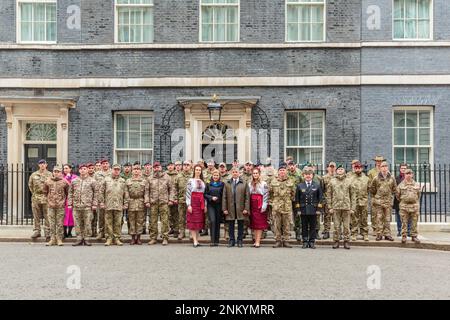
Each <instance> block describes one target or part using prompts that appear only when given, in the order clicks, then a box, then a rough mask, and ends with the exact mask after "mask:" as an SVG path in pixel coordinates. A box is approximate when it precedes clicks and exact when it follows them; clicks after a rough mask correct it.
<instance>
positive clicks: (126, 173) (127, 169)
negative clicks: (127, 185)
mask: <svg viewBox="0 0 450 320" xmlns="http://www.w3.org/2000/svg"><path fill="white" fill-rule="evenodd" d="M134 164H139V165H140V163H139V161H136V162H135V163H134ZM131 168H132V165H131V163H130V162H126V163H125V164H124V165H123V171H122V172H121V173H120V177H121V178H122V179H123V180H125V182H127V181H128V179H131V177H132V175H133V174H132V172H131ZM125 220H126V221H127V230H128V233H129V232H130V221H129V220H128V210H123V215H122V223H121V226H120V230H122V227H123V222H124V221H125Z"/></svg>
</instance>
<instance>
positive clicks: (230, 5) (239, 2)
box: [198, 0, 241, 43]
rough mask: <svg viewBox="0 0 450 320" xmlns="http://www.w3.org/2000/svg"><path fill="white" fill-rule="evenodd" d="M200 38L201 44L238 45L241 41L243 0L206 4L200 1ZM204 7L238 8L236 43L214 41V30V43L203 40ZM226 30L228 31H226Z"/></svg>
mask: <svg viewBox="0 0 450 320" xmlns="http://www.w3.org/2000/svg"><path fill="white" fill-rule="evenodd" d="M198 3H199V27H198V30H199V32H198V33H199V38H198V41H199V42H200V43H238V42H240V41H241V0H238V2H237V3H205V4H203V1H202V0H199V2H198ZM203 6H205V7H206V6H207V7H237V10H238V14H237V15H238V16H237V40H236V41H228V40H225V41H218V40H214V30H213V40H212V41H203V40H202V35H203V34H202V29H203V28H202V21H203V20H202V19H203V17H202V7H203ZM213 25H214V16H213ZM225 30H226V29H225Z"/></svg>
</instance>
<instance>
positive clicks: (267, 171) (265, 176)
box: [261, 158, 277, 239]
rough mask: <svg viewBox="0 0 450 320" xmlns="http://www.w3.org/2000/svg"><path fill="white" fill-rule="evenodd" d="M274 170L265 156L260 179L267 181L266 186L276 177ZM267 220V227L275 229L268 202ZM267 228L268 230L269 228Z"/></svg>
mask: <svg viewBox="0 0 450 320" xmlns="http://www.w3.org/2000/svg"><path fill="white" fill-rule="evenodd" d="M276 178H277V177H276V170H275V168H274V167H273V166H272V159H270V158H267V160H266V164H265V165H264V170H263V171H262V174H261V179H262V180H263V181H265V182H266V183H267V185H268V186H270V184H271V183H272V181H273V180H274V179H276ZM267 222H268V223H269V229H270V230H275V229H274V227H273V219H272V206H271V205H270V204H269V205H268V206H267ZM269 229H268V230H269ZM268 230H264V231H263V234H262V238H263V239H265V238H266V237H267V231H268Z"/></svg>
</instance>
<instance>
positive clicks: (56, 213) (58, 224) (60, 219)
mask: <svg viewBox="0 0 450 320" xmlns="http://www.w3.org/2000/svg"><path fill="white" fill-rule="evenodd" d="M47 215H48V222H49V224H50V237H51V238H52V239H55V240H56V239H59V240H62V238H63V235H64V208H57V209H55V208H48V210H47Z"/></svg>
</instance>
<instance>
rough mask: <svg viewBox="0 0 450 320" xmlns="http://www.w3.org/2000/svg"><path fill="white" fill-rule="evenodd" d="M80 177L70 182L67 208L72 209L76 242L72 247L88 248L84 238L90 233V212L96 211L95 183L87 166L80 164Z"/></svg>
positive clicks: (96, 189) (96, 190)
mask: <svg viewBox="0 0 450 320" xmlns="http://www.w3.org/2000/svg"><path fill="white" fill-rule="evenodd" d="M79 171H80V176H79V177H77V178H76V179H75V180H73V181H72V184H71V185H70V188H69V196H68V197H67V206H68V207H69V208H73V216H74V218H75V231H76V233H77V242H75V243H74V244H73V246H82V245H86V246H90V245H91V244H90V243H89V242H88V241H87V240H86V238H87V237H88V236H89V235H90V234H91V231H92V223H91V221H92V220H93V219H92V211H93V210H96V209H97V192H98V188H97V183H96V182H95V179H94V178H92V177H90V176H89V174H88V166H87V165H86V164H81V165H80V167H79Z"/></svg>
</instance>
